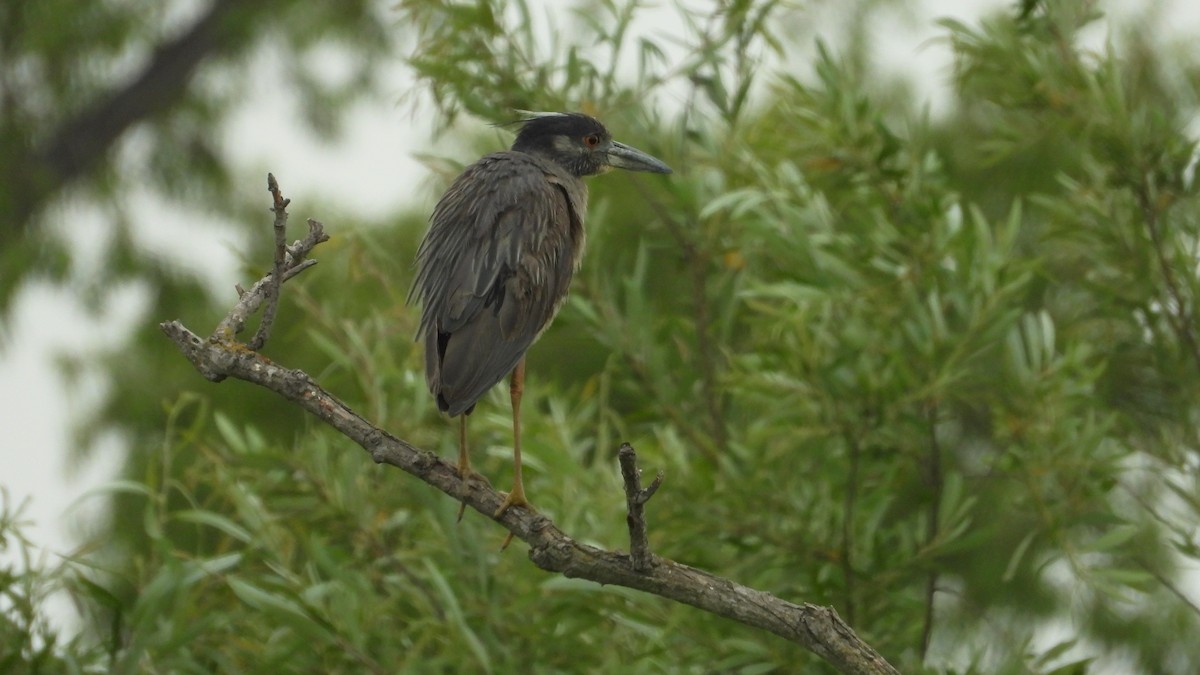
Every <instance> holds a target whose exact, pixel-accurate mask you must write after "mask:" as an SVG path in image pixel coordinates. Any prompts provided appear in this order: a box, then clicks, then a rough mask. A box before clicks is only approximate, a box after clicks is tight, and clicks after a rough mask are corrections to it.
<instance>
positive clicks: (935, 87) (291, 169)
mask: <svg viewBox="0 0 1200 675" xmlns="http://www.w3.org/2000/svg"><path fill="white" fill-rule="evenodd" d="M193 4H196V3H193ZM547 4H548V5H550V6H556V5H554V3H552V2H548V3H547ZM664 4H666V3H664ZM825 4H826V5H834V4H836V3H825ZM1012 4H1013V3H1012V2H1011V0H925V1H923V2H914V3H912V5H913V6H914V7H916V8H917V9H913V10H910V12H909V13H908V15H909V16H916V17H918V18H916V19H915V20H909V18H907V17H901V15H899V14H890V13H881V14H879V15H878V16H876V17H875V18H874V21H875V25H874V26H873V34H874V36H875V38H876V39H875V43H874V44H875V55H874V58H875V63H876V64H877V65H878V66H879V68H880V70H881V71H882V72H883V73H885V74H893V73H895V74H899V75H902V76H906V77H908V78H910V79H911V80H912V81H913V82H914V84H915V85H916V91H917V92H919V95H920V96H921V97H922V98H924V99H925V100H927V101H928V103H929V105H930V109H931V111H932V112H933V113H934V114H937V113H938V112H939V111H944V110H945V109H946V108H947V106H948V105H950V99H949V96H948V93H947V88H946V82H947V81H948V79H949V76H950V67H949V65H950V50H949V45H948V44H947V43H946V42H944V41H941V40H937V39H935V38H937V37H939V36H942V35H944V32H943V31H942V30H941V29H940V28H939V27H938V26H937V25H936V24H935V23H934V22H935V20H936V19H938V18H941V17H947V16H952V17H954V18H957V19H959V20H962V21H965V22H967V23H975V22H977V20H978V19H979V17H980V16H982V15H984V14H985V13H988V12H992V11H995V10H998V9H1001V8H1004V7H1007V6H1011V5H1012ZM1155 4H1160V5H1161V7H1160V10H1161V13H1160V14H1158V18H1157V20H1156V21H1155V23H1156V28H1155V32H1156V33H1157V34H1159V35H1162V36H1163V39H1165V40H1169V39H1178V38H1181V37H1186V36H1200V3H1198V2H1195V0H1169V1H1166V2H1162V3H1154V2H1152V1H1151V0H1124V1H1121V2H1106V3H1102V5H1103V7H1104V9H1105V10H1106V11H1107V13H1108V16H1107V18H1106V22H1116V23H1124V22H1128V21H1134V20H1138V19H1139V18H1140V17H1141V16H1142V15H1143V13H1144V12H1145V11H1146V10H1147V8H1148V7H1150V6H1152V5H1155ZM196 6H197V7H202V5H198V4H196ZM664 11H669V10H664ZM825 18H828V17H825ZM644 24H651V25H649V26H647V25H644V26H643V28H642V30H643V31H644V32H646V33H647V34H648V35H651V36H653V35H655V34H656V32H655V28H653V27H652V26H661V25H672V24H671V23H670V22H666V23H663V22H644ZM817 25H820V24H817ZM1109 25H1110V24H1109V23H1101V24H1099V25H1097V26H1095V27H1093V28H1092V29H1091V31H1090V32H1089V33H1087V34H1085V36H1084V39H1085V41H1086V43H1087V46H1088V47H1090V48H1092V49H1097V50H1099V49H1102V48H1103V46H1104V43H1105V41H1106V40H1107V39H1108V38H1109V29H1108V26H1109ZM660 34H661V32H660ZM339 58H340V56H339V55H338V54H336V53H331V54H329V58H328V59H327V60H326V62H324V63H323V64H319V65H318V67H320V68H328V69H330V74H331V75H336V73H337V70H338V69H339V68H340V65H339ZM279 59H280V56H279V54H277V53H274V52H264V53H261V54H260V56H259V58H258V59H257V61H256V62H255V63H254V64H253V65H252V68H253V69H254V70H255V71H256V72H257V73H259V74H258V75H257V76H256V77H255V78H254V80H255V81H256V82H260V83H265V84H264V86H261V87H257V88H256V89H255V90H254V92H253V95H252V96H251V97H250V98H248V99H247V100H246V101H245V102H244V103H243V104H242V108H241V109H240V110H239V112H238V113H237V114H236V115H235V116H234V118H233V121H232V123H231V124H229V125H228V126H227V127H226V128H224V129H222V130H220V132H219V133H220V134H221V136H222V137H223V139H224V149H225V151H226V152H227V153H228V156H229V157H231V158H232V160H233V162H234V166H236V167H238V169H237V170H238V171H239V172H241V173H244V175H245V176H246V187H245V189H246V190H248V191H255V192H258V191H262V197H263V205H264V206H263V209H264V210H263V226H264V228H266V227H267V226H268V224H269V218H268V215H269V214H268V213H267V211H266V205H267V195H266V192H265V185H264V180H263V177H264V174H265V173H266V171H268V170H270V171H273V172H275V174H276V175H277V176H278V177H279V180H280V182H281V185H282V187H283V190H284V194H285V195H287V196H289V197H292V198H293V200H294V204H293V206H292V207H291V213H292V216H293V222H303V219H305V218H307V217H309V216H320V217H321V218H322V219H323V220H325V221H326V222H327V224H329V225H333V224H334V221H335V220H336V218H334V217H332V216H333V214H334V213H335V212H337V207H339V206H340V207H342V212H348V213H355V214H359V215H362V216H366V217H373V218H374V217H379V216H382V215H385V214H388V213H390V212H394V211H395V210H397V209H398V208H399V207H400V206H402V205H417V206H421V207H431V206H432V204H433V203H434V200H435V199H436V197H437V195H436V194H434V193H433V189H432V187H431V182H430V181H428V180H427V172H426V170H425V169H424V168H423V167H422V165H421V164H420V163H419V162H418V161H417V160H416V159H414V158H413V153H415V152H421V151H429V152H434V153H438V152H442V153H444V154H450V153H451V152H453V149H452V148H451V147H450V144H449V143H439V144H438V145H437V146H434V145H431V139H432V128H433V122H434V120H433V119H432V118H431V117H429V115H430V113H426V116H425V117H421V116H420V114H418V115H417V116H415V117H414V115H413V113H412V108H411V106H410V105H408V104H401V103H398V102H397V101H398V100H399V99H400V97H401V96H402V95H403V94H404V93H405V92H407V91H408V90H410V89H411V78H410V77H409V75H408V74H407V73H406V71H405V70H404V68H403V67H402V66H401V65H400V64H396V65H395V66H394V67H393V68H391V69H390V72H388V73H387V75H386V77H385V78H383V80H384V82H385V83H386V84H385V88H384V92H383V94H382V95H381V96H379V97H377V98H375V99H373V100H369V101H365V102H363V103H362V104H360V105H358V106H356V107H355V108H354V109H353V111H352V112H351V113H350V115H349V117H348V119H347V123H346V124H345V129H346V130H347V131H346V133H345V134H344V135H343V136H342V137H340V138H338V139H337V140H336V141H334V142H328V143H327V142H322V141H320V140H319V139H316V138H314V137H313V136H312V135H311V134H308V133H307V132H306V131H305V130H304V129H303V127H302V125H300V124H299V123H296V122H294V120H295V119H296V117H297V115H296V113H295V110H296V106H297V102H296V100H295V98H294V97H292V96H291V95H290V94H289V93H288V92H287V91H283V90H281V89H280V88H279V87H278V85H277V83H279V82H282V81H284V78H281V77H276V76H274V75H273V73H275V72H278V71H279V69H280V67H281V64H280V61H279ZM797 70H798V71H799V72H804V67H803V65H802V66H801V67H799V68H798V69H797ZM201 75H202V76H203V69H202V70H201ZM467 123H469V122H467ZM1193 128H1194V129H1196V128H1197V127H1195V126H1194V127H1193ZM502 142H503V141H502V140H501V138H500V136H499V135H498V140H497V144H498V147H499V145H500V144H501V143H502ZM122 145H123V148H124V150H123V152H136V145H137V135H136V131H135V132H133V134H132V138H127V139H125V140H124V141H123V144H122ZM438 146H440V147H438ZM460 159H464V160H466V159H469V158H465V157H463V158H460ZM318 196H319V197H320V202H321V203H322V205H323V206H322V210H323V211H326V212H323V213H321V214H317V213H312V212H310V211H309V210H308V208H307V207H306V205H305V203H306V202H308V203H309V204H312V203H314V202H316V201H318V200H317V197H318ZM128 199H129V203H130V204H131V205H133V206H134V207H135V221H136V227H135V229H136V232H137V234H138V237H139V239H140V241H142V242H144V243H145V244H146V245H147V246H148V247H150V248H152V249H153V250H155V251H157V252H159V253H161V254H162V255H164V256H168V257H169V258H170V259H171V260H172V261H176V262H177V263H178V264H179V265H181V266H185V267H189V268H192V269H199V266H200V264H201V262H202V264H203V273H204V274H205V278H206V279H207V280H208V282H209V283H210V285H211V287H212V288H213V289H214V292H220V293H226V294H228V296H229V299H230V301H232V300H233V299H234V295H233V290H232V284H233V283H234V282H236V281H241V282H243V283H245V282H247V281H250V280H247V279H238V278H237V276H236V273H235V272H236V268H237V265H236V260H237V251H238V250H239V249H240V247H241V243H242V242H241V240H240V236H241V235H236V234H234V233H233V230H232V228H228V227H227V226H225V225H224V224H222V223H220V222H211V221H205V220H204V219H202V218H196V219H195V220H191V221H188V222H180V213H179V211H177V210H171V211H168V210H167V209H166V207H165V205H164V204H162V203H158V202H156V201H155V200H154V199H153V198H151V197H150V196H148V195H147V194H134V195H130V196H129V197H128ZM330 206H333V207H334V208H329V207H330ZM57 209H58V211H57V212H56V213H55V215H56V218H54V220H56V221H60V222H68V223H70V226H71V228H72V229H71V231H70V235H69V236H70V238H71V239H72V240H73V241H75V242H78V243H79V245H80V247H81V248H82V249H83V250H84V251H85V252H86V251H87V250H89V249H90V250H92V251H97V250H100V248H99V247H101V246H103V244H104V242H105V241H106V239H107V232H108V231H109V229H110V228H109V227H108V225H107V223H106V221H105V220H104V218H103V217H102V215H101V214H99V213H98V212H96V211H95V210H92V209H89V208H87V207H86V206H84V205H79V204H63V205H60V206H59V207H57ZM168 225H169V226H168ZM267 231H268V230H267V229H264V230H263V232H264V233H267ZM199 232H203V233H204V236H196V234H197V233H199ZM213 232H217V233H224V234H219V235H218V236H213V235H212V233H213ZM264 236H265V235H264ZM408 255H409V254H408V253H406V252H397V257H398V259H400V258H405V257H407V256H408ZM83 258H84V262H83V265H82V266H81V270H82V272H83V273H85V274H86V271H87V266H88V265H89V264H93V265H94V264H95V263H94V262H89V258H88V256H87V255H86V253H85V255H84V256H83ZM93 260H94V259H93ZM146 299H147V298H146V293H145V292H144V290H142V289H139V288H137V287H136V286H133V285H131V286H129V287H126V288H118V289H114V292H113V293H112V296H111V298H110V300H109V301H108V302H107V303H106V305H105V307H104V308H103V310H102V311H101V312H100V313H99V315H98V316H97V315H93V314H91V313H90V312H89V311H88V310H87V309H86V308H85V307H84V306H83V305H82V304H81V303H80V302H79V301H78V300H77V299H76V298H74V297H72V294H71V293H70V292H69V291H64V290H61V289H56V288H55V287H53V286H52V285H49V284H44V283H26V285H25V286H24V287H23V288H22V289H21V291H20V292H19V293H18V295H17V297H16V299H15V301H14V303H13V305H12V309H11V314H10V316H9V317H8V319H9V320H10V321H11V323H10V325H9V326H7V328H6V332H7V333H8V334H9V339H8V341H7V344H4V345H3V346H2V347H0V349H2V351H0V428H3V429H4V439H5V441H4V443H3V445H0V486H4V487H5V488H6V489H7V491H8V493H9V498H10V500H12V501H13V502H16V503H19V502H21V501H23V500H26V499H29V503H28V507H27V508H26V510H25V515H26V517H27V519H28V520H30V521H32V527H31V528H28V529H27V530H26V532H27V534H28V535H29V536H31V537H32V539H33V540H34V542H35V543H36V544H37V545H38V546H39V548H40V549H41V551H42V552H43V555H44V556H46V558H45V560H46V561H47V562H53V561H54V559H55V558H54V556H55V554H59V553H66V552H68V551H70V550H71V549H72V548H73V547H74V546H75V545H76V544H75V542H77V541H78V539H77V536H76V535H77V534H78V533H79V531H80V528H79V525H80V523H82V522H86V519H87V517H88V514H90V513H94V512H95V510H96V509H98V508H100V507H101V505H102V500H101V499H99V498H92V499H90V500H83V501H82V502H79V501H77V500H78V498H79V497H80V496H81V495H82V494H84V493H85V492H87V491H88V490H90V489H93V488H95V487H96V486H98V485H101V484H103V483H104V482H105V481H107V480H110V479H111V478H112V477H113V476H114V475H115V471H116V470H117V468H118V467H119V465H120V460H121V457H122V451H121V442H120V439H119V438H107V439H102V441H101V443H100V448H101V451H100V452H98V453H95V454H94V455H92V456H91V457H89V458H88V460H87V461H80V460H78V459H76V458H73V455H72V453H71V448H70V446H69V443H70V426H71V420H72V419H73V418H74V417H75V416H77V415H78V414H79V413H81V412H83V411H86V410H87V409H88V407H89V406H91V405H94V404H95V402H96V401H98V400H99V399H100V397H101V395H102V394H103V391H104V383H103V382H101V381H98V380H95V379H86V378H85V379H84V380H83V381H79V382H74V383H68V382H66V381H64V379H63V378H62V376H61V375H60V373H59V371H58V369H57V368H56V361H57V360H58V359H59V358H60V357H61V355H63V354H78V353H86V352H87V351H89V350H93V349H96V348H97V347H99V348H105V347H109V346H112V345H117V344H120V342H121V341H122V340H123V339H124V338H125V337H126V336H127V335H128V334H129V332H130V331H131V330H133V329H134V327H144V326H145V325H147V319H148V317H145V316H144V315H145V307H146ZM153 318H154V319H155V320H159V319H168V318H172V317H153ZM216 320H217V317H214V319H213V321H214V322H215V321H216ZM81 327H82V329H81ZM165 344H166V343H165V342H164V345H165ZM200 382H201V381H200V380H199V378H197V380H196V382H194V383H181V387H190V386H199V383H200ZM73 503H74V504H75V506H74V507H73V508H72V507H71V505H72V504H73ZM65 611H67V610H66V605H65V604H64V605H63V606H62V607H59V608H56V611H55V614H56V615H60V616H65V614H60V612H65Z"/></svg>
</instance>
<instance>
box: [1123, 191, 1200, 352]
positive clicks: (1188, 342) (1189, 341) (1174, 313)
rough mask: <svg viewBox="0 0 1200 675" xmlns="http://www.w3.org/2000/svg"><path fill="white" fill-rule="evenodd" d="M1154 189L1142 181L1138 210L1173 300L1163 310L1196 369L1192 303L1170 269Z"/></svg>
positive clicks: (1198, 348) (1199, 345)
mask: <svg viewBox="0 0 1200 675" xmlns="http://www.w3.org/2000/svg"><path fill="white" fill-rule="evenodd" d="M1151 190H1152V188H1151V186H1150V185H1148V184H1147V183H1146V181H1143V182H1142V183H1141V184H1139V185H1138V186H1137V189H1136V190H1135V192H1136V196H1137V202H1138V208H1139V209H1141V211H1142V218H1143V219H1144V220H1145V221H1146V229H1147V230H1148V231H1149V233H1150V242H1151V243H1152V244H1153V245H1154V257H1155V259H1156V260H1157V262H1158V267H1159V269H1160V271H1161V272H1162V276H1163V282H1164V283H1165V284H1166V285H1167V295H1168V296H1169V297H1170V300H1171V302H1169V303H1166V306H1165V307H1164V310H1165V311H1166V314H1167V321H1168V322H1169V323H1170V324H1171V328H1173V329H1174V330H1175V334H1176V335H1177V336H1178V337H1179V339H1180V341H1182V342H1183V343H1184V345H1185V346H1186V347H1187V350H1188V352H1189V353H1190V355H1191V357H1192V360H1193V361H1194V362H1195V363H1196V367H1197V368H1200V340H1197V339H1196V332H1195V328H1194V326H1193V320H1192V313H1191V312H1190V311H1189V310H1188V306H1189V303H1188V302H1187V299H1186V298H1184V297H1183V291H1182V289H1180V287H1179V282H1178V281H1177V280H1176V279H1175V272H1174V271H1173V270H1172V268H1171V261H1170V260H1168V259H1167V251H1166V244H1165V243H1164V241H1163V235H1162V230H1161V228H1160V223H1159V219H1158V209H1157V208H1156V206H1155V204H1154V197H1153V195H1152V194H1151ZM1172 304H1174V305H1175V308H1174V310H1172V308H1171V305H1172Z"/></svg>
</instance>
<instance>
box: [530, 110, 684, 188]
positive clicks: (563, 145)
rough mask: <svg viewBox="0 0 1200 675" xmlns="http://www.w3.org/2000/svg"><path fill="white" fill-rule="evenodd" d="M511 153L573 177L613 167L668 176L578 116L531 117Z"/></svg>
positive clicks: (591, 120)
mask: <svg viewBox="0 0 1200 675" xmlns="http://www.w3.org/2000/svg"><path fill="white" fill-rule="evenodd" d="M512 149H513V150H516V151H518V152H525V153H529V154H531V155H540V156H542V157H545V158H547V159H549V160H550V161H552V162H554V163H556V164H558V165H560V166H562V167H564V168H565V169H566V170H567V171H570V172H571V173H572V174H574V175H576V176H593V175H595V174H598V173H604V172H605V171H608V170H609V169H611V168H613V167H616V168H618V169H626V170H629V171H649V172H652V173H671V167H669V166H667V165H666V164H664V163H662V162H661V161H659V160H658V159H656V158H654V157H651V156H650V155H648V154H646V153H644V152H642V151H641V150H638V149H637V148H631V147H629V146H628V145H625V144H624V143H618V142H617V141H614V140H613V138H612V134H610V133H608V129H605V128H604V125H603V124H601V123H600V122H599V121H598V120H596V119H595V118H592V117H589V116H587V115H584V114H582V113H531V116H530V117H529V118H527V119H526V120H525V121H524V122H523V123H522V124H521V129H520V131H518V132H517V139H516V140H515V141H513V146H512Z"/></svg>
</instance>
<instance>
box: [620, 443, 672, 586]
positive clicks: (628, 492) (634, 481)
mask: <svg viewBox="0 0 1200 675" xmlns="http://www.w3.org/2000/svg"><path fill="white" fill-rule="evenodd" d="M617 460H618V461H619V462H620V464H621V478H623V479H624V481H625V510H626V515H625V522H626V523H627V524H628V525H629V558H630V560H631V562H632V564H633V570H634V571H635V572H647V571H649V570H650V567H651V565H653V563H654V560H653V556H652V555H651V554H650V540H649V538H648V537H647V536H646V502H648V501H650V498H651V497H653V496H654V493H655V492H657V491H658V487H659V486H660V485H662V482H663V472H661V471H659V472H658V475H657V476H655V477H654V481H653V482H651V483H650V487H648V488H646V489H644V490H643V489H642V470H641V469H639V468H638V465H637V452H635V451H634V449H633V446H632V445H630V444H628V443H622V444H621V449H620V450H618V451H617Z"/></svg>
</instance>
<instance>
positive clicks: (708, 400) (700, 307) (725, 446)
mask: <svg viewBox="0 0 1200 675" xmlns="http://www.w3.org/2000/svg"><path fill="white" fill-rule="evenodd" d="M633 184H634V187H635V189H637V191H638V193H639V194H641V196H642V198H643V199H645V200H646V203H647V204H649V205H650V208H651V209H653V211H654V212H655V214H656V215H657V216H658V219H659V220H661V221H662V223H663V225H664V226H666V228H667V232H668V233H669V234H670V235H671V237H672V238H673V239H674V240H675V244H676V245H677V246H678V247H679V250H680V252H681V254H682V255H683V259H684V262H685V263H687V268H688V274H689V276H690V277H691V284H690V286H691V301H692V315H693V316H692V320H693V321H695V323H696V361H697V369H698V370H699V372H700V392H701V398H702V399H703V402H704V407H705V417H706V418H707V419H708V422H709V426H710V429H709V431H710V433H711V434H712V437H713V444H714V445H715V446H716V453H715V454H714V453H708V454H709V457H710V459H713V461H714V462H715V461H716V458H717V457H720V456H723V455H727V454H729V430H728V429H727V428H726V426H725V415H724V414H723V412H722V405H721V394H720V387H719V385H718V382H717V369H716V367H717V363H718V355H717V352H716V349H715V348H714V347H713V344H712V336H711V335H710V332H711V330H712V318H711V317H710V316H709V312H708V278H709V276H710V274H709V262H708V259H707V258H706V257H705V256H704V255H703V254H702V252H701V251H700V250H699V248H698V247H697V246H696V242H694V241H693V240H692V238H691V236H690V235H689V234H688V232H690V231H691V230H692V229H694V228H688V227H686V226H685V225H684V224H682V223H680V222H679V221H677V220H676V219H675V218H674V216H672V215H671V213H670V211H669V210H668V209H667V207H666V206H665V205H664V204H663V203H662V201H661V200H659V199H658V198H657V197H655V196H654V195H653V194H651V192H650V191H649V190H647V189H646V187H645V186H644V185H642V183H641V182H639V181H636V180H635V181H633Z"/></svg>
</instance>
